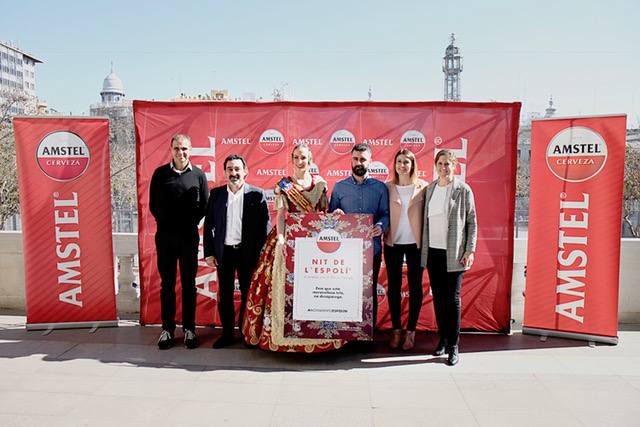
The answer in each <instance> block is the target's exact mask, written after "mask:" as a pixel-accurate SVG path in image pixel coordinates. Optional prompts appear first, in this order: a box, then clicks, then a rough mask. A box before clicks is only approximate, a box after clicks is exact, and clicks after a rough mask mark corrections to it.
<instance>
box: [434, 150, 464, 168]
mask: <svg viewBox="0 0 640 427" xmlns="http://www.w3.org/2000/svg"><path fill="white" fill-rule="evenodd" d="M442 156H447V157H448V158H449V161H450V162H451V163H453V164H454V165H457V164H458V159H457V158H456V155H455V153H454V152H453V151H451V150H447V149H444V150H440V151H438V154H436V158H435V160H434V161H433V163H434V164H437V163H438V159H439V158H440V157H442Z"/></svg>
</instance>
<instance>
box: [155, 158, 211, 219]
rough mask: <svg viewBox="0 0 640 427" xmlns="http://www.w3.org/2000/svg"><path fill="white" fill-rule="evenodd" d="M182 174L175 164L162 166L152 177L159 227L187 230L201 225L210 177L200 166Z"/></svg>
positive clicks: (156, 217)
mask: <svg viewBox="0 0 640 427" xmlns="http://www.w3.org/2000/svg"><path fill="white" fill-rule="evenodd" d="M191 168H192V169H191V170H187V171H186V172H184V173H182V174H178V173H176V172H174V171H173V170H172V169H171V164H166V165H163V166H160V167H159V168H157V169H156V170H155V172H154V173H153V177H151V185H150V188H149V209H150V210H151V214H152V215H153V216H154V218H155V219H156V223H157V224H158V231H184V230H189V229H194V228H197V226H198V222H200V220H201V219H202V217H203V216H204V213H205V211H206V207H207V197H208V195H209V190H208V187H207V177H206V175H205V174H204V172H202V170H201V169H199V168H198V167H196V166H193V165H191Z"/></svg>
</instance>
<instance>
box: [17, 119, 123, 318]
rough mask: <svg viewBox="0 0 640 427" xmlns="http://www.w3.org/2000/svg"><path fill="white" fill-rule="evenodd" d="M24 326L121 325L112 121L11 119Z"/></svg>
mask: <svg viewBox="0 0 640 427" xmlns="http://www.w3.org/2000/svg"><path fill="white" fill-rule="evenodd" d="M13 126H14V130H15V141H16V155H17V163H18V184H19V189H20V211H21V218H22V239H23V242H24V269H25V287H26V306H27V307H26V308H27V328H28V329H39V328H48V327H78V326H116V325H117V320H116V303H115V289H114V278H113V249H112V238H111V190H110V183H109V182H110V181H109V121H108V120H107V119H101V118H100V119H99V118H53V117H47V118H42V117H38V118H36V117H17V118H15V119H14V120H13Z"/></svg>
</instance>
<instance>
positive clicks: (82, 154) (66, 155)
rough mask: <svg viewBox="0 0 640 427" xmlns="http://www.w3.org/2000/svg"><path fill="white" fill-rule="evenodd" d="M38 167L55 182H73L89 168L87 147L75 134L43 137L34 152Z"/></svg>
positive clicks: (62, 133) (66, 133) (60, 133)
mask: <svg viewBox="0 0 640 427" xmlns="http://www.w3.org/2000/svg"><path fill="white" fill-rule="evenodd" d="M36 160H37V162H38V166H40V169H41V170H42V172H44V174H45V175H47V176H48V177H49V178H51V179H53V180H56V181H63V182H66V181H73V180H74V179H76V178H79V177H80V176H81V175H82V174H83V173H84V172H85V171H86V170H87V168H88V167H89V160H90V156H89V147H87V144H85V142H84V141H83V140H82V138H80V137H79V136H78V135H76V134H75V133H71V132H67V131H58V132H53V133H50V134H49V135H47V136H45V137H44V138H43V139H42V141H40V144H38V149H37V150H36Z"/></svg>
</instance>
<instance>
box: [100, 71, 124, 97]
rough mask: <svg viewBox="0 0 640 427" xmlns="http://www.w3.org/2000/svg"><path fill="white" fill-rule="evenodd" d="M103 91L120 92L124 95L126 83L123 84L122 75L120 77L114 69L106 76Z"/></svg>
mask: <svg viewBox="0 0 640 427" xmlns="http://www.w3.org/2000/svg"><path fill="white" fill-rule="evenodd" d="M102 92H109V93H118V94H122V96H124V85H123V84H122V80H120V77H118V76H117V75H116V73H114V72H113V71H112V72H110V73H109V75H108V76H107V77H105V78H104V82H103V83H102Z"/></svg>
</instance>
